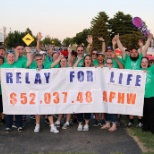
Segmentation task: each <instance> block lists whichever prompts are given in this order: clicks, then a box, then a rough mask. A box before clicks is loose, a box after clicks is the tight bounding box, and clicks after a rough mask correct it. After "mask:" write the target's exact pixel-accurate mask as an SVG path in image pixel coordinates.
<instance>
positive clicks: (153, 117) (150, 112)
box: [141, 57, 154, 134]
mask: <svg viewBox="0 0 154 154" xmlns="http://www.w3.org/2000/svg"><path fill="white" fill-rule="evenodd" d="M149 66H150V62H149V59H148V58H147V57H143V58H142V59H141V69H142V70H144V71H145V72H146V74H147V75H146V83H145V94H144V106H143V127H142V130H143V131H151V133H153V134H154V88H153V86H154V65H152V66H150V67H149Z"/></svg>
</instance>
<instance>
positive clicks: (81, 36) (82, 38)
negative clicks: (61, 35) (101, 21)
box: [71, 29, 91, 46]
mask: <svg viewBox="0 0 154 154" xmlns="http://www.w3.org/2000/svg"><path fill="white" fill-rule="evenodd" d="M90 33H91V30H90V29H84V30H83V31H82V32H80V33H77V34H76V36H75V37H74V38H73V41H72V42H71V43H76V44H78V45H79V44H82V43H83V44H84V46H87V44H88V42H87V40H86V38H87V35H89V34H90Z"/></svg>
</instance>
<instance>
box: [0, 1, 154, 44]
mask: <svg viewBox="0 0 154 154" xmlns="http://www.w3.org/2000/svg"><path fill="white" fill-rule="evenodd" d="M153 7H154V0H147V1H145V0H5V1H4V0H0V32H2V29H3V27H4V26H5V27H6V31H7V33H8V32H9V31H10V30H11V31H15V30H18V31H20V32H24V31H25V30H26V28H30V29H31V31H32V33H33V35H37V33H38V32H41V33H42V35H43V36H44V37H45V36H47V35H49V36H50V37H51V38H58V39H60V40H61V41H63V39H64V38H66V37H74V36H75V35H76V33H78V32H81V31H82V30H83V29H85V28H90V26H91V21H92V19H93V18H94V17H96V16H97V15H98V13H99V12H102V11H104V12H105V13H106V14H107V15H108V16H109V18H113V17H114V15H115V14H116V13H117V12H118V11H121V12H123V13H124V14H130V15H131V16H132V17H140V18H142V19H143V20H144V21H145V22H146V25H147V26H148V29H149V30H150V31H151V32H152V33H153V34H154V8H153Z"/></svg>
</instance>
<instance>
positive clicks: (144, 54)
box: [142, 33, 153, 56]
mask: <svg viewBox="0 0 154 154" xmlns="http://www.w3.org/2000/svg"><path fill="white" fill-rule="evenodd" d="M152 38H153V35H152V34H151V33H150V34H149V35H148V39H147V41H146V43H145V46H144V49H143V50H142V55H143V56H146V54H147V51H148V48H149V46H150V42H151V40H152Z"/></svg>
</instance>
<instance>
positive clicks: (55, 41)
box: [52, 38, 61, 46]
mask: <svg viewBox="0 0 154 154" xmlns="http://www.w3.org/2000/svg"><path fill="white" fill-rule="evenodd" d="M52 41H54V45H55V46H61V41H60V40H59V39H58V38H52Z"/></svg>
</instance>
